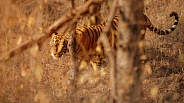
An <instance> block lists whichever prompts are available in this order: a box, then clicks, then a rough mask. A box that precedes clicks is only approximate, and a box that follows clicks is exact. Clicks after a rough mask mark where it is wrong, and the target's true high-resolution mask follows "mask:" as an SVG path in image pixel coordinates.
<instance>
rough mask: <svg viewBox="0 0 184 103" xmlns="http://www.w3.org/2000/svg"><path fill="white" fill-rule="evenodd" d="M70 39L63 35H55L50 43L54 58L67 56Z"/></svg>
mask: <svg viewBox="0 0 184 103" xmlns="http://www.w3.org/2000/svg"><path fill="white" fill-rule="evenodd" d="M67 45H68V39H67V37H66V36H65V35H63V34H53V35H52V38H51V42H50V46H51V51H50V52H51V56H52V57H53V58H59V57H61V56H62V55H63V54H65V53H66V52H67V50H68V47H67Z"/></svg>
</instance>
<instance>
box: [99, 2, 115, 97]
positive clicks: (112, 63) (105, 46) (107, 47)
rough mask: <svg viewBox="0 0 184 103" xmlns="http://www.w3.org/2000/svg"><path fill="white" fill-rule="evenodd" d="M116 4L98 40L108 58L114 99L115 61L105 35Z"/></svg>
mask: <svg viewBox="0 0 184 103" xmlns="http://www.w3.org/2000/svg"><path fill="white" fill-rule="evenodd" d="M117 4H118V0H115V1H114V2H113V6H112V9H111V11H110V14H109V17H108V20H107V25H106V27H105V28H104V30H103V32H102V35H101V37H100V38H99V42H102V44H103V46H104V49H105V53H106V55H107V56H108V59H109V62H110V66H111V69H110V82H111V88H112V90H111V95H112V97H113V98H114V99H117V96H116V92H115V91H116V90H115V88H116V86H115V85H116V84H115V59H114V56H113V53H112V50H111V47H110V43H109V40H108V37H107V35H106V34H107V33H108V32H109V29H110V27H111V24H112V20H113V18H114V16H115V14H116V11H117Z"/></svg>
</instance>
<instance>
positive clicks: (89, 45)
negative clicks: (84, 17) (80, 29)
mask: <svg viewBox="0 0 184 103" xmlns="http://www.w3.org/2000/svg"><path fill="white" fill-rule="evenodd" d="M84 28H85V29H86V31H87V34H88V37H89V42H88V43H89V44H88V45H86V46H88V47H87V50H88V51H89V49H90V47H91V44H90V43H91V41H90V40H91V39H90V38H91V37H90V34H89V31H88V28H87V27H84ZM86 39H87V38H86Z"/></svg>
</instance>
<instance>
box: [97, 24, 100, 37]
mask: <svg viewBox="0 0 184 103" xmlns="http://www.w3.org/2000/svg"><path fill="white" fill-rule="evenodd" d="M96 28H97V30H98V33H97V34H98V37H100V34H101V31H100V30H99V29H100V28H101V27H100V26H98V27H96Z"/></svg>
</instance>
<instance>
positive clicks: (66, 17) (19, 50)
mask: <svg viewBox="0 0 184 103" xmlns="http://www.w3.org/2000/svg"><path fill="white" fill-rule="evenodd" d="M103 1H104V0H90V1H88V2H86V3H85V4H84V5H82V6H80V7H77V8H76V9H74V10H72V11H71V12H70V13H67V14H65V15H63V16H62V17H61V18H59V19H58V20H56V21H55V22H54V23H53V24H52V25H51V26H49V27H48V29H47V30H46V31H45V32H44V33H42V35H41V36H39V37H38V38H36V39H32V40H29V41H27V42H25V43H23V44H21V45H20V46H18V47H15V48H13V49H12V50H10V51H9V52H8V53H6V54H4V55H3V56H2V57H1V58H0V62H2V61H6V60H9V59H10V58H12V57H14V56H16V55H18V54H20V53H22V52H23V51H24V50H27V49H28V48H30V47H32V46H33V45H34V44H40V45H41V44H43V42H44V40H46V39H47V38H49V37H50V36H51V34H52V33H54V32H55V31H57V30H58V29H59V28H60V27H62V26H63V25H64V24H65V23H67V22H69V21H70V20H72V19H73V18H74V17H76V16H80V15H81V14H85V13H87V12H88V11H89V7H90V6H91V5H93V6H96V5H95V4H99V3H101V2H103Z"/></svg>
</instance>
